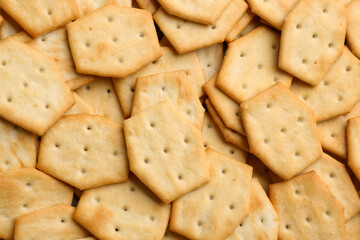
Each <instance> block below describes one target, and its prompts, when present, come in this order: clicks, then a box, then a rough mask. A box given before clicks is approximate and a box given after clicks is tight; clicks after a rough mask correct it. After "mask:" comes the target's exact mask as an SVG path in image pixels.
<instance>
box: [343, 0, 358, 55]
mask: <svg viewBox="0 0 360 240" xmlns="http://www.w3.org/2000/svg"><path fill="white" fill-rule="evenodd" d="M346 8H347V28H346V40H347V43H348V45H349V47H350V49H351V50H352V52H353V53H354V54H355V55H356V56H357V57H358V58H360V0H353V1H351V2H350V3H349V4H348V5H347V6H346Z"/></svg>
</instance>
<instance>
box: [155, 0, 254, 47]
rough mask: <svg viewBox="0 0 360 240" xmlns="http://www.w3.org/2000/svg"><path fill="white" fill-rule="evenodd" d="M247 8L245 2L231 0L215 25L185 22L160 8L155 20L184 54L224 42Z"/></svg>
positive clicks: (242, 0) (174, 45)
mask: <svg viewBox="0 0 360 240" xmlns="http://www.w3.org/2000/svg"><path fill="white" fill-rule="evenodd" d="M247 8H248V5H247V4H246V2H245V1H244V0H231V2H230V4H229V5H228V6H227V7H226V9H225V10H224V12H223V13H222V14H221V16H220V17H219V19H218V20H217V21H216V23H215V24H213V25H204V24H200V23H195V22H190V21H186V20H183V19H181V18H178V17H176V16H173V15H170V14H169V13H167V12H166V11H165V10H164V9H163V8H159V10H158V11H157V12H156V13H155V14H154V20H155V21H156V23H157V24H158V26H159V28H160V29H161V30H162V32H163V33H164V35H165V36H166V38H167V39H169V41H170V42H171V45H172V46H173V47H174V48H175V49H176V51H177V52H178V53H180V54H184V53H187V52H190V51H193V50H196V49H199V48H203V47H207V46H210V45H213V44H216V43H221V42H223V41H224V39H225V37H226V35H227V34H228V32H229V31H230V30H231V28H232V27H233V26H234V25H235V23H236V22H237V21H238V20H239V19H240V17H241V16H242V15H243V14H244V12H245V11H246V9H247Z"/></svg>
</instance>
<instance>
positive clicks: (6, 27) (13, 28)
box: [0, 9, 23, 40]
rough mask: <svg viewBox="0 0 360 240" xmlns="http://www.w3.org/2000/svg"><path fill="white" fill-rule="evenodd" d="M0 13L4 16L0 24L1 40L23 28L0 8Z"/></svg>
mask: <svg viewBox="0 0 360 240" xmlns="http://www.w3.org/2000/svg"><path fill="white" fill-rule="evenodd" d="M0 15H1V17H2V18H4V21H3V23H2V24H1V25H0V39H1V40H3V39H5V38H8V37H10V36H12V35H14V34H16V33H19V32H21V31H22V30H23V29H22V28H21V27H20V26H19V24H17V23H16V22H15V21H14V19H12V18H11V17H10V16H9V15H7V14H6V13H5V12H4V10H2V9H0Z"/></svg>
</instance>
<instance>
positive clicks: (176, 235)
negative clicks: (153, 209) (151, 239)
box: [163, 229, 187, 240]
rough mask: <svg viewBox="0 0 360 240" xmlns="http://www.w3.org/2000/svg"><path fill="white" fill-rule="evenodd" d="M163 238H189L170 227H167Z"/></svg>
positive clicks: (180, 239) (174, 239)
mask: <svg viewBox="0 0 360 240" xmlns="http://www.w3.org/2000/svg"><path fill="white" fill-rule="evenodd" d="M163 240H187V238H185V237H184V236H181V235H180V234H177V233H174V232H172V231H170V230H169V229H166V232H165V235H164V238H163Z"/></svg>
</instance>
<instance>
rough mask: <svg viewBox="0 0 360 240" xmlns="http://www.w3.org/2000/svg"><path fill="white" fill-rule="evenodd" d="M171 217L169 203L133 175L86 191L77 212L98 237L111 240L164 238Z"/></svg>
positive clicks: (85, 225) (77, 219)
mask: <svg viewBox="0 0 360 240" xmlns="http://www.w3.org/2000/svg"><path fill="white" fill-rule="evenodd" d="M114 200H115V201H114ZM169 217H170V205H169V204H164V203H162V202H161V201H160V200H159V199H158V198H157V197H156V196H155V195H154V194H153V193H152V192H151V191H150V190H149V189H148V188H147V187H146V186H144V185H143V184H142V183H141V182H140V181H139V180H138V179H137V178H136V177H135V176H134V175H132V174H130V176H129V180H128V181H126V182H124V183H117V184H111V185H107V186H102V187H98V188H93V189H89V190H86V191H84V193H83V194H82V196H81V198H80V201H79V204H78V206H77V208H76V211H75V214H74V219H75V220H76V221H77V222H78V223H80V224H81V225H82V226H84V227H85V228H86V229H87V230H89V231H90V232H91V233H92V234H93V235H94V236H95V237H97V238H99V239H109V240H117V239H161V238H162V236H164V233H165V230H166V226H167V224H168V221H169Z"/></svg>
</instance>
